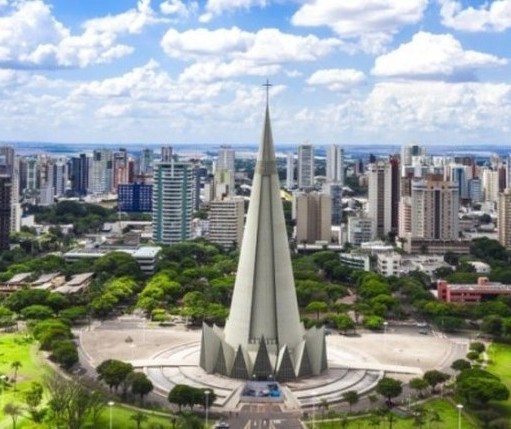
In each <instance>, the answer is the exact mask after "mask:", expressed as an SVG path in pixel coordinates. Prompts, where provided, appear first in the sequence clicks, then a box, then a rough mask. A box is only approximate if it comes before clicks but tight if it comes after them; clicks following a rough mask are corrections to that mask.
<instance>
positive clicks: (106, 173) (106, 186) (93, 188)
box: [88, 149, 113, 194]
mask: <svg viewBox="0 0 511 429" xmlns="http://www.w3.org/2000/svg"><path fill="white" fill-rule="evenodd" d="M112 185H113V160H112V151H110V150H108V149H100V150H95V151H93V153H92V158H91V159H90V162H89V189H88V193H91V194H104V193H108V192H112V189H113V188H112Z"/></svg>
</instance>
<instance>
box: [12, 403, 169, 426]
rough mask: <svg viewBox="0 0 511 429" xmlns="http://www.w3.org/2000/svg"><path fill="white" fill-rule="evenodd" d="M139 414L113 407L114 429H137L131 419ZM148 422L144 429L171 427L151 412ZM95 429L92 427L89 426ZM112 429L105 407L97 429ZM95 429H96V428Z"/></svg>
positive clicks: (28, 421) (29, 424)
mask: <svg viewBox="0 0 511 429" xmlns="http://www.w3.org/2000/svg"><path fill="white" fill-rule="evenodd" d="M136 413H137V412H136V411H134V410H130V409H127V408H124V407H120V406H113V407H112V429H131V428H133V429H135V428H136V427H137V426H136V423H135V422H134V421H133V420H132V419H131V416H132V415H134V414H136ZM147 417H148V420H146V421H145V422H143V423H142V427H143V428H147V427H148V426H149V425H150V424H155V423H158V424H160V425H162V426H163V427H164V428H169V427H171V425H170V419H169V417H160V416H155V415H151V413H150V412H148V413H147ZM50 427H51V426H50V425H49V424H44V423H40V424H35V423H33V422H31V421H30V420H28V419H26V420H24V421H23V422H22V423H21V424H19V425H18V428H19V429H47V428H50ZM89 427H90V428H91V429H93V428H92V427H91V426H89ZM109 427H110V410H109V408H108V407H105V410H104V411H103V414H102V415H101V418H100V420H99V422H98V424H97V428H105V429H106V428H109ZM94 429H95V428H94Z"/></svg>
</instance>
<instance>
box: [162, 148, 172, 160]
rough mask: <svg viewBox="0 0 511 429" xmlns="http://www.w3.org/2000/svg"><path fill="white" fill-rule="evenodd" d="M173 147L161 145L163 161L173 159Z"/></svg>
mask: <svg viewBox="0 0 511 429" xmlns="http://www.w3.org/2000/svg"><path fill="white" fill-rule="evenodd" d="M172 155H173V149H172V146H162V147H161V156H160V158H161V162H170V161H172Z"/></svg>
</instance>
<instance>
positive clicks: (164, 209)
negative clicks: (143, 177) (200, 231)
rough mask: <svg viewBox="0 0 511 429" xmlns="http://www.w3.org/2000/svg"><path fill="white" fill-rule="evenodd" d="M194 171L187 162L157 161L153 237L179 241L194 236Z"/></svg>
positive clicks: (154, 186) (167, 240) (169, 242)
mask: <svg viewBox="0 0 511 429" xmlns="http://www.w3.org/2000/svg"><path fill="white" fill-rule="evenodd" d="M194 184H195V181H194V172H193V168H192V166H191V165H190V164H188V163H184V162H177V161H174V160H172V161H171V162H162V163H157V164H156V166H155V172H154V184H153V240H154V241H155V242H157V243H162V244H176V243H179V242H181V241H185V240H189V239H190V238H191V229H192V214H193V203H194Z"/></svg>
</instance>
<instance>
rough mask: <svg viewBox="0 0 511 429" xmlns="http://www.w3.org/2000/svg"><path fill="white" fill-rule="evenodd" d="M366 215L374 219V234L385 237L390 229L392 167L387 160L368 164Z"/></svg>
mask: <svg viewBox="0 0 511 429" xmlns="http://www.w3.org/2000/svg"><path fill="white" fill-rule="evenodd" d="M367 176H368V182H369V190H368V193H369V198H368V217H370V218H371V219H373V220H374V227H375V231H374V236H375V237H378V238H383V237H385V236H386V235H387V234H388V233H389V232H390V231H392V214H393V211H392V209H393V206H392V168H391V164H390V163H389V162H388V161H377V162H375V163H372V164H369V165H368V172H367Z"/></svg>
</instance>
